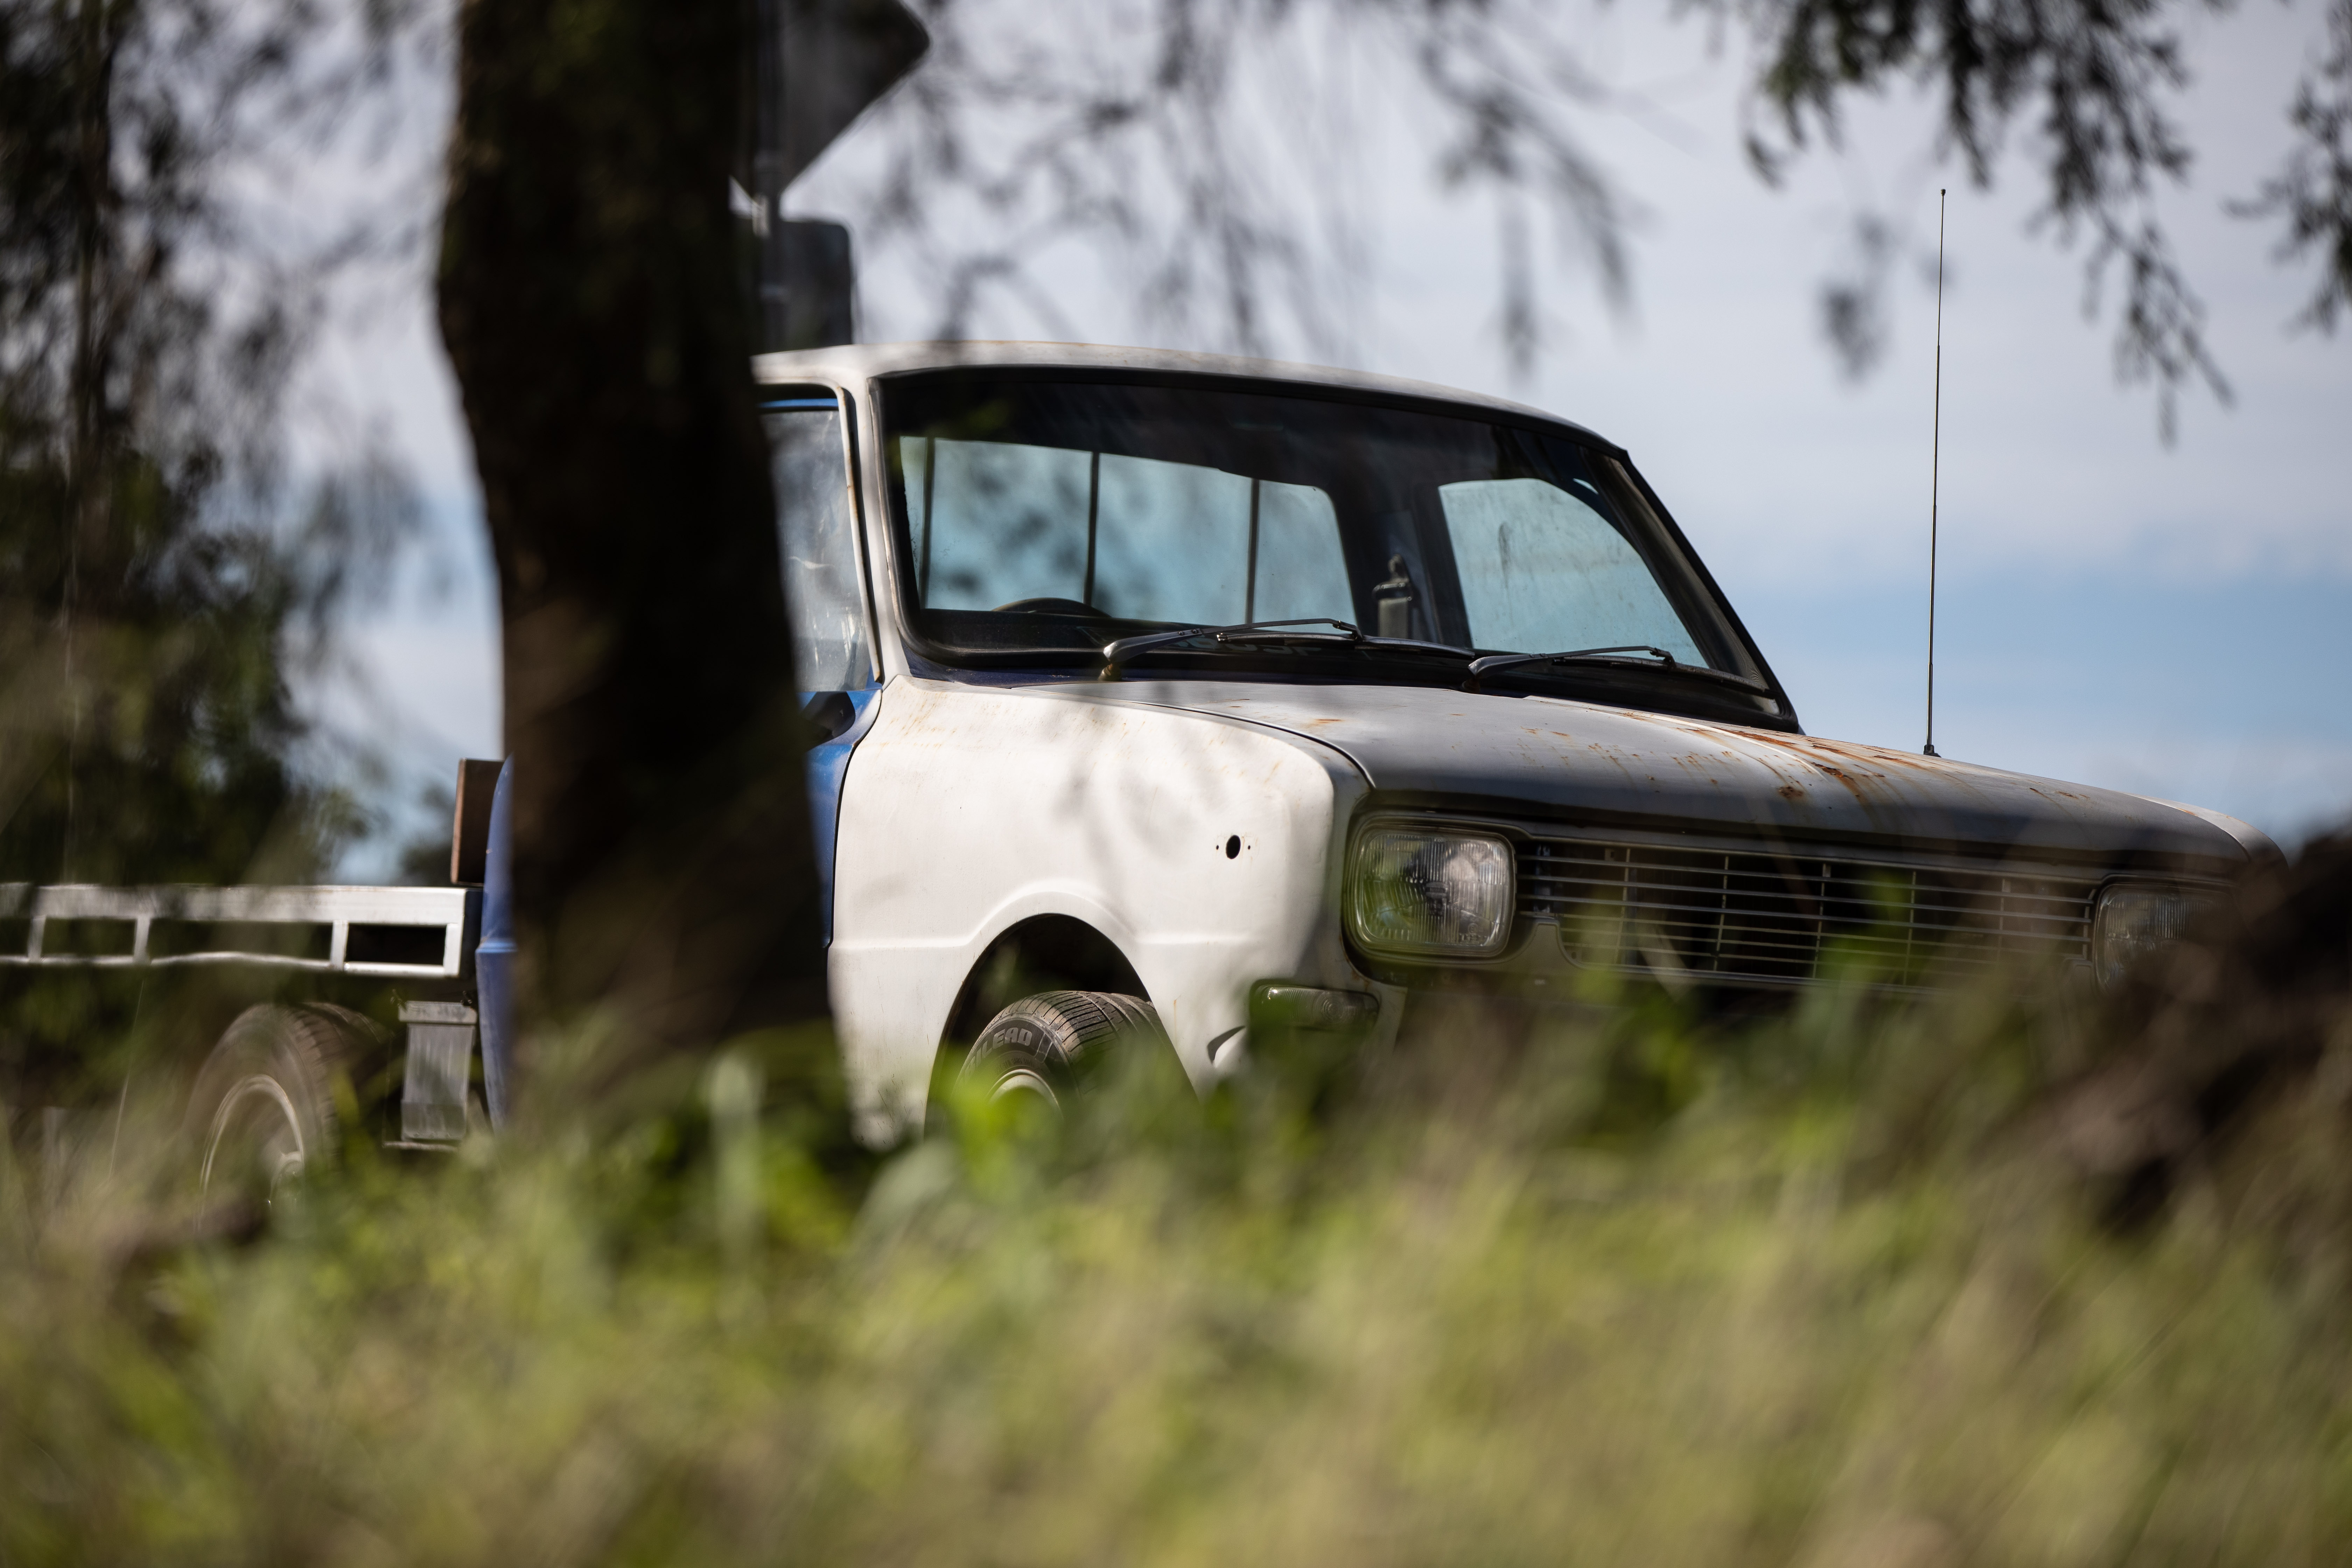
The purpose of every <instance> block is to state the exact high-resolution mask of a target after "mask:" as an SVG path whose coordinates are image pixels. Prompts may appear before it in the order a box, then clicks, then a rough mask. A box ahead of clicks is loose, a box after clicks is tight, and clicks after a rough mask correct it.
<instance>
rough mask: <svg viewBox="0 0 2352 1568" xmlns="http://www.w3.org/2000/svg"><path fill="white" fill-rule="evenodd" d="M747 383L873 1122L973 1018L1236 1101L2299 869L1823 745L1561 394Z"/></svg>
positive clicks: (844, 1027)
mask: <svg viewBox="0 0 2352 1568" xmlns="http://www.w3.org/2000/svg"><path fill="white" fill-rule="evenodd" d="M756 365H757V373H758V376H759V380H760V382H761V392H762V399H763V402H764V403H765V405H766V408H767V413H766V418H767V421H768V426H769V429H770V432H771V436H772V443H773V449H774V452H775V461H776V479H777V485H778V494H779V498H780V501H781V504H782V514H783V523H782V526H783V529H784V534H785V554H786V557H787V563H786V567H785V571H786V574H787V579H788V586H789V589H790V596H791V603H792V610H793V617H794V626H795V628H796V635H797V637H798V638H799V646H798V647H797V649H796V654H797V658H798V665H799V669H800V671H801V683H802V685H803V687H804V688H807V689H809V690H810V692H811V693H812V699H813V701H812V712H814V713H816V714H818V715H820V716H824V715H830V716H831V717H830V719H829V720H828V721H827V727H828V728H830V729H832V730H833V731H835V734H834V738H833V739H832V740H830V741H829V742H826V743H825V744H824V745H822V746H820V747H819V748H818V749H817V752H815V753H814V756H813V757H812V782H813V785H814V788H813V791H812V795H813V801H814V810H815V812H816V817H817V828H818V848H819V857H820V863H821V864H824V865H829V868H830V873H831V879H832V889H831V915H830V928H829V939H830V942H831V955H830V971H831V979H832V994H833V1003H834V1008H835V1016H836V1019H837V1022H838V1026H839V1029H840V1033H841V1038H842V1042H843V1045H844V1048H845V1053H846V1058H847V1064H848V1068H849V1070H850V1074H851V1079H852V1083H853V1086H854V1089H855V1092H856V1101H857V1104H858V1106H859V1109H860V1113H861V1119H862V1126H863V1129H864V1131H866V1134H867V1135H868V1136H871V1137H876V1138H885V1137H888V1136H891V1135H893V1134H894V1132H896V1131H905V1130H909V1129H911V1128H913V1127H915V1126H917V1125H919V1121H920V1118H921V1115H922V1112H923V1108H924V1106H925V1104H926V1101H927V1097H928V1095H929V1091H930V1088H931V1083H932V1077H933V1074H934V1071H935V1069H936V1068H937V1067H938V1065H939V1063H940V1061H941V1060H942V1059H943V1058H942V1055H941V1053H942V1048H943V1047H956V1046H961V1045H962V1044H964V1043H968V1042H971V1041H974V1040H975V1039H977V1040H978V1041H979V1047H978V1048H976V1049H975V1050H974V1051H973V1053H972V1057H973V1066H972V1067H971V1068H966V1069H965V1070H967V1071H971V1070H979V1071H982V1072H985V1073H987V1074H989V1075H991V1081H992V1085H993V1086H994V1088H995V1089H999V1090H1012V1089H1035V1090H1043V1091H1045V1092H1048V1093H1050V1092H1051V1090H1052V1088H1053V1085H1054V1083H1055V1079H1056V1078H1057V1076H1058V1074H1059V1072H1060V1071H1061V1069H1062V1068H1063V1067H1064V1066H1065V1065H1066V1063H1065V1061H1064V1057H1065V1055H1066V1054H1067V1053H1071V1052H1076V1051H1082V1050H1084V1049H1086V1048H1087V1047H1091V1046H1092V1045H1094V1044H1095V1043H1097V1041H1099V1040H1101V1039H1103V1038H1105V1037H1110V1036H1115V1035H1126V1036H1129V1037H1136V1036H1139V1037H1145V1038H1149V1037H1151V1036H1152V1035H1153V1034H1154V1033H1156V1030H1155V1027H1154V1025H1155V1019H1156V1026H1157V1028H1158V1029H1164V1031H1165V1036H1166V1038H1167V1040H1168V1041H1169V1043H1170V1044H1171V1045H1172V1047H1173V1048H1174V1051H1175V1055H1176V1058H1177V1059H1178V1060H1179V1061H1180V1062H1181V1064H1182V1066H1183V1068H1184V1070H1185V1072H1186V1073H1187V1074H1188V1075H1189V1076H1190V1078H1191V1079H1192V1082H1193V1083H1194V1084H1195V1085H1196V1086H1200V1087H1203V1088H1205V1087H1206V1086H1208V1085H1210V1084H1211V1083H1213V1082H1214V1081H1215V1080H1216V1079H1218V1078H1219V1077H1220V1076H1222V1075H1223V1074H1226V1073H1228V1072H1231V1071H1233V1070H1234V1069H1235V1068H1237V1067H1238V1066H1239V1065H1240V1064H1241V1063H1243V1062H1244V1061H1245V1060H1246V1059H1247V1056H1248V1051H1249V1037H1250V1035H1251V1033H1252V1030H1253V1028H1256V1029H1258V1030H1260V1031H1266V1030H1273V1029H1280V1028H1300V1027H1305V1028H1334V1029H1347V1030H1353V1031H1357V1032H1360V1033H1361V1034H1363V1035H1364V1036H1365V1037H1367V1038H1368V1039H1377V1038H1379V1037H1383V1036H1391V1037H1392V1036H1393V1033H1394V1031H1395V1030H1396V1029H1397V1027H1398V1026H1399V1024H1400V1023H1401V1021H1402V1017H1403V1016H1404V1014H1405V1012H1406V1010H1407V1009H1408V1008H1409V1007H1410V1005H1412V994H1413V992H1414V991H1415V990H1416V988H1418V987H1421V986H1423V985H1442V986H1445V987H1448V988H1458V987H1461V986H1464V985H1469V986H1473V987H1476V986H1491V987H1500V988H1507V989H1510V990H1512V991H1513V992H1514V993H1515V994H1519V995H1522V996H1525V995H1529V994H1538V995H1539V994H1542V992H1543V988H1544V987H1545V986H1546V985H1548V984H1553V983H1554V982H1555V980H1556V979H1557V977H1559V976H1561V975H1563V974H1566V973H1572V971H1573V970H1574V969H1575V968H1576V967H1577V966H1580V965H1587V966H1589V965H1601V966H1606V967H1612V968H1619V969H1627V970H1633V971H1639V972H1643V973H1648V974H1651V975H1654V976H1655V977H1656V978H1657V979H1659V980H1660V981H1661V982H1663V983H1665V984H1671V985H1675V986H1677V987H1686V988H1698V989H1701V990H1702V991H1703V992H1705V993H1706V994H1753V993H1755V992H1756V991H1757V990H1759V989H1773V988H1779V989H1787V988H1790V987H1795V986H1801V985H1803V984H1808V983H1809V982H1811V980H1812V979H1813V978H1814V975H1815V973H1816V970H1817V968H1818V967H1819V966H1820V964H1821V963H1822V962H1823V960H1824V958H1825V956H1826V955H1828V954H1829V953H1830V952H1832V950H1835V951H1838V952H1846V953H1853V954H1860V955H1862V956H1863V957H1864V958H1865V959H1867V960H1868V961H1869V962H1871V963H1873V964H1874V966H1875V967H1874V973H1875V974H1876V976H1877V977H1878V979H1879V980H1880V981H1881V982H1883V983H1885V984H1896V985H1931V984H1938V983H1941V982H1944V981H1946V980H1948V979H1949V978H1950V977H1952V976H1953V975H1955V974H1958V973H1969V972H1970V971H1981V970H1982V969H1983V968H1984V967H1985V966H1987V965H1990V964H1995V963H2019V962H2026V961H2030V960H2039V961H2047V960H2048V959H2049V958H2050V956H2052V955H2054V956H2055V958H2056V959H2057V961H2059V962H2060V963H2073V964H2074V965H2076V966H2078V967H2081V968H2084V969H2086V970H2095V971H2096V972H2098V973H2101V974H2103V975H2111V974H2112V973H2116V972H2117V971H2118V970H2119V969H2120V967H2121V966H2122V965H2124V964H2126V963H2128V962H2130V961H2131V960H2132V959H2133V958H2134V957H2136V956H2137V955H2138V954H2139V953H2140V952H2144V951H2147V950H2148V949H2150V948H2152V947H2154V946H2157V945H2159V944H2160V943H2161V942H2164V941H2165V940H2167V939H2168V937H2169V936H2170V935H2171V934H2172V933H2174V932H2176V931H2178V929H2179V925H2180V923H2181V922H2182V921H2184V920H2185V919H2186V918H2187V917H2188V915H2189V912H2190V911H2191V910H2193V909H2194V908H2195V907H2196V906H2197V904H2198V903H2199V902H2200V900H2204V899H2207V898H2210V897H2212V896H2214V895H2215V893H2216V892H2217V890H2218V889H2221V888H2222V887H2223V886H2224V885H2225V884H2226V883H2227V881H2228V880H2229V879H2231V877H2232V876H2234V875H2235V874H2236V873H2238V872H2239V871H2240V870H2242V868H2245V867H2246V866H2247V865H2248V863H2249V862H2250V861H2251V860H2252V859H2254V858H2264V857H2268V856H2271V855H2274V854H2275V853H2276V851H2275V849H2274V847H2273V846H2272V845H2271V844H2270V842H2269V841H2268V840H2267V839H2266V838H2264V837H2263V836H2262V835H2261V834H2259V833H2257V832H2255V831H2254V830H2252V829H2251V828H2249V827H2247V826H2245V825H2243V824H2242V823H2238V822H2236V821H2234V820H2232V819H2231V818H2228V817H2224V816H2220V815H2218V814H2215V813H2210V812H2203V811H2199V810H2195V809H2193V808H2188V807H2181V806H2175V805H2168V804H2165V803H2160V802H2154V801H2149V800H2145V799H2141V798H2138V797H2136V796H2130V795H2120V794H2116V793H2114V792H2110V791H2105V790H2098V789H2093V788H2089V787H2085V786H2080V785H2073V784H2058V783H2053V782H2052V781H2048V780H2042V779H2035V778H2028V777H2022V776H2020V775H2016V774H2011V773H2000V772H1998V771H1995V770H1992V769H1988V768H1981V767H1976V766H1973V765H1970V764H1968V763H1958V762H1950V761H1945V760H1941V759H1935V758H1927V757H1921V756H1915V755H1912V754H1910V753H1907V752H1894V751H1887V750H1884V749H1880V748H1875V747H1868V746H1858V745H1849V744H1841V743H1837V742H1823V741H1818V740H1814V739H1811V738H1810V737H1807V736H1805V735H1804V734H1803V732H1802V731H1801V729H1800V728H1799V725H1798V722H1797V718H1796V714H1795V711H1794V709H1793V707H1792V705H1791V704H1790V700H1789V698H1788V696H1787V694H1786V693H1785V692H1784V691H1783V690H1782V689H1781V687H1780V682H1779V681H1778V680H1777V679H1775V678H1774V677H1773V675H1772V673H1771V670H1770V668H1769V666H1768V665H1767V664H1766V663H1765V661H1764V658H1763V657H1762V655H1761V654H1760V653H1759V651H1758V650H1757V649H1756V647H1755V646H1754V645H1753V643H1752V642H1751V641H1750V639H1749V638H1748V636H1747V634H1746V632H1745V631H1744V630H1743V629H1742V627H1741V626H1740V625H1739V622H1738V618H1737V616H1735V615H1734V614H1733V612H1732V610H1731V608H1730V606H1729V605H1728V604H1727V603H1726V601H1725V600H1724V597H1723V595H1722V594H1721V593H1720V591H1719V590H1718V589H1717V587H1716V585H1715V584H1714V582H1713V581H1712V579H1711V578H1709V577H1708V575H1707V574H1706V570H1705V568H1704V567H1703V566H1702V565H1701V564H1700V563H1699V561H1698V559H1697V557H1696V554H1695V553H1694V552H1692V550H1691V548H1690V545H1689V543H1688V542H1687V541H1685V539H1684V537H1683V536H1682V534H1681V532H1680V531H1679V530H1677V529H1676V528H1675V525H1674V523H1673V521H1672V520H1671V518H1670V517H1669V516H1668V515H1667V513H1666V511H1665V510H1664V506H1663V505H1662V504H1661V503H1660V502H1659V501H1658V500H1657V498H1656V496H1655V495H1654V493H1652V491H1651V490H1650V489H1649V488H1648V486H1647V485H1646V484H1645V483H1644V482H1643V480H1642V479H1641V478H1640V477H1639V475H1638V474H1637V473H1636V472H1635V471H1634V469H1633V467H1632V465H1631V463H1630V461H1629V460H1628V459H1627V458H1626V455H1625V454H1624V452H1623V451H1622V449H1620V448H1618V447H1615V446H1613V445H1612V444H1611V443H1610V442H1608V441H1606V440H1604V439H1602V438H1601V437H1597V436H1595V435H1593V434H1592V433H1591V432H1590V431H1588V430H1585V429H1582V428H1581V427H1580V426H1574V425H1570V424H1568V423H1565V422H1563V421H1560V420H1559V419H1556V418H1554V417H1551V416H1548V415H1544V414H1541V413H1538V412H1537V411H1535V410H1532V409H1528V408H1523V407H1520V406H1517V405H1512V404H1508V403H1504V402H1500V401H1496V400H1493V399H1488V398H1483V397H1478V396H1475V395H1466V394H1461V393H1454V392H1449V391H1446V390H1444V389H1442V388H1438V387H1433V386H1426V385H1422V384H1414V383H1409V382H1402V381H1397V380H1392V379H1390V378H1386V377H1380V376H1370V375H1360V374H1348V373H1344V372H1338V371H1329V370H1321V369H1314V368H1308V367H1303V366H1296V365H1285V364H1274V363H1264V362H1258V361H1245V360H1234V359H1227V358H1219V357H1214V356H1208V355H1200V354H1187V353H1164V352H1154V351H1143V350H1121V349H1104V348H1090V347H1081V346H1075V345H1064V344H1024V343H945V344H910V345H870V346H856V347H844V348H835V349H822V350H814V351H808V352H803V353H789V354H775V355H769V356H766V357H763V358H761V359H760V360H759V361H757V362H756ZM1038 993H1042V994H1038Z"/></svg>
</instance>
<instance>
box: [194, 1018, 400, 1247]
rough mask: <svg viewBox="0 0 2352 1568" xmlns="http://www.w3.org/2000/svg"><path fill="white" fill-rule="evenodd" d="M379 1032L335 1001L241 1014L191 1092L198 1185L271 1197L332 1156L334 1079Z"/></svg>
mask: <svg viewBox="0 0 2352 1568" xmlns="http://www.w3.org/2000/svg"><path fill="white" fill-rule="evenodd" d="M375 1032H376V1031H375V1026H373V1025H372V1024H370V1023H369V1022H368V1021H367V1020H366V1019H365V1018H363V1017H362V1016H360V1015H359V1014H356V1013H353V1012H351V1011H349V1010H348V1009H346V1008H341V1007H334V1006H329V1005H319V1006H306V1007H281V1006H267V1005H265V1006H259V1007H248V1008H247V1009H246V1010H245V1011H244V1012H243V1013H241V1014H239V1015H238V1016H237V1019H236V1022H235V1023H233V1024H231V1025H230V1026H228V1031H227V1032H226V1034H224V1035H222V1036H221V1038H220V1043H219V1044H218V1045H216V1046H215V1047H213V1052H212V1055H211V1056H210V1057H209V1058H206V1059H205V1066H204V1070H203V1071H202V1072H200V1073H198V1074H197V1075H196V1087H195V1092H194V1094H193V1095H191V1096H190V1097H189V1100H188V1123H187V1125H188V1131H189V1133H190V1134H191V1137H192V1141H193V1142H194V1148H195V1153H196V1158H197V1162H198V1163H197V1171H196V1184H197V1188H198V1190H199V1191H200V1192H201V1193H203V1194H204V1195H205V1196H206V1197H227V1196H243V1197H247V1198H250V1199H252V1200H254V1201H256V1202H259V1203H264V1204H267V1203H269V1202H271V1201H272V1200H274V1199H275V1198H276V1197H277V1196H278V1194H280V1193H281V1192H283V1191H285V1190H286V1189H287V1188H288V1187H289V1185H290V1184H293V1183H296V1182H298V1181H299V1180H300V1179H301V1177H302V1176H303V1174H304V1173H306V1172H315V1171H319V1170H322V1169H324V1168H325V1167H326V1166H327V1165H329V1164H331V1163H332V1162H333V1161H334V1158H335V1153H336V1147H337V1144H338V1142H339V1141H340V1138H341V1125H340V1121H339V1118H338V1117H337V1115H336V1112H335V1095H334V1084H335V1079H336V1078H337V1076H338V1075H348V1074H350V1073H352V1072H353V1071H354V1070H355V1069H356V1068H357V1067H358V1066H359V1065H360V1062H361V1059H362V1056H363V1055H364V1053H365V1051H366V1048H367V1047H368V1045H369V1044H370V1043H371V1042H372V1040H373V1037H374V1035H375Z"/></svg>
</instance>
